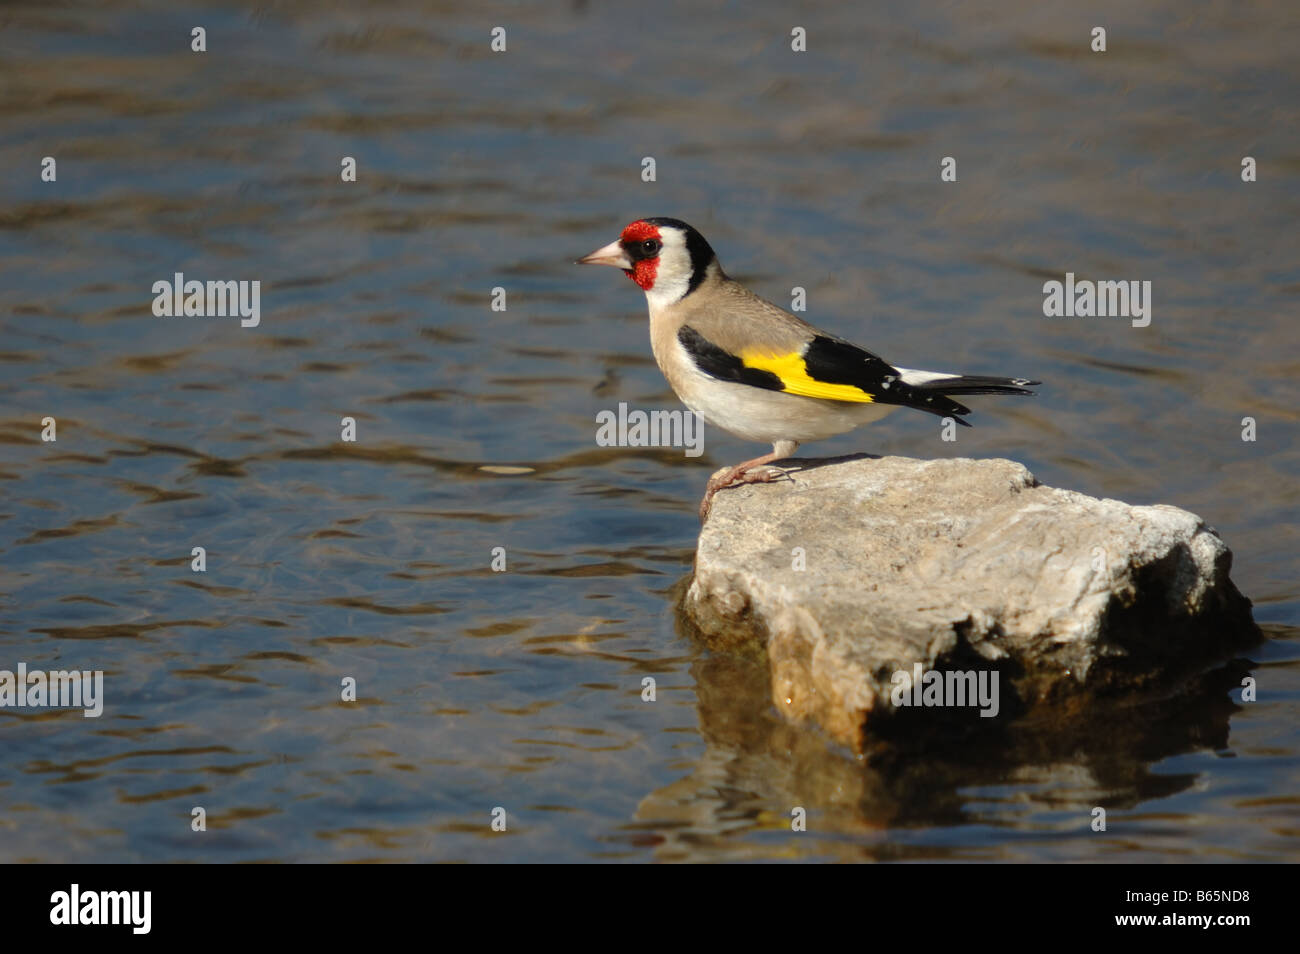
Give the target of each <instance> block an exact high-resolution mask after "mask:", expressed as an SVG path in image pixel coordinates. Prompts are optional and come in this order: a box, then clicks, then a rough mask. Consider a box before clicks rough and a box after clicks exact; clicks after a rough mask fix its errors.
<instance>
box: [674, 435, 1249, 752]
mask: <svg viewBox="0 0 1300 954" xmlns="http://www.w3.org/2000/svg"><path fill="white" fill-rule="evenodd" d="M800 464H802V465H803V466H802V468H801V469H798V470H793V471H792V472H793V475H794V477H795V480H794V481H793V482H789V481H781V482H779V483H772V484H761V485H749V486H745V487H737V488H732V489H728V490H724V491H722V492H721V493H719V494H718V496H717V497H716V498H715V500H714V505H713V512H712V515H711V516H710V518H709V521H708V523H707V524H706V525H705V527H704V529H703V531H702V532H701V534H700V541H699V546H698V549H697V551H696V559H695V575H694V578H693V579H692V581H691V584H690V586H689V588H688V589H687V590H686V593H685V596H684V598H683V604H682V608H683V610H684V612H685V615H686V617H687V618H688V619H689V621H690V622H691V623H692V624H693V625H694V626H695V627H696V628H697V629H698V630H699V632H700V634H701V635H702V636H703V637H704V638H705V639H706V640H707V641H709V642H710V643H711V644H712V645H715V646H717V647H720V648H739V647H741V646H744V645H746V644H749V645H756V644H757V645H762V646H764V647H765V648H766V651H767V656H768V659H769V661H770V665H771V676H772V698H773V701H774V702H775V703H776V705H777V707H778V708H779V709H780V710H781V711H783V712H784V713H785V714H786V715H787V716H789V717H790V718H792V719H795V720H797V721H811V722H815V723H817V724H819V725H821V726H822V727H823V728H824V729H825V730H826V731H827V732H828V733H829V734H830V735H831V736H832V737H834V738H835V739H837V740H838V741H840V742H843V743H844V744H846V745H849V746H851V747H852V748H854V749H855V750H857V751H859V752H861V751H864V750H867V749H870V748H871V747H872V746H873V744H874V742H873V736H875V735H877V730H880V729H887V728H888V726H889V724H890V723H891V722H892V717H894V716H897V715H899V714H900V712H901V710H900V709H898V708H896V707H895V706H894V705H893V703H892V701H891V689H893V688H894V686H895V685H896V683H895V682H892V681H891V680H892V679H893V678H894V675H895V673H897V672H899V671H913V667H914V664H916V663H921V664H922V666H923V667H924V668H925V669H927V670H928V669H940V670H943V669H949V670H952V669H956V670H963V671H969V670H973V669H986V670H990V669H991V670H996V671H998V672H999V673H1000V675H1001V693H1002V696H1003V702H1002V705H1001V711H1002V714H1003V715H1004V716H1006V715H1009V714H1011V713H1025V712H1027V711H1030V710H1034V709H1035V708H1036V707H1040V706H1041V705H1042V704H1043V703H1045V702H1049V701H1050V702H1051V703H1052V706H1051V707H1050V708H1051V709H1052V711H1053V712H1054V713H1056V714H1057V715H1060V714H1062V713H1072V712H1075V711H1077V710H1076V706H1075V704H1076V703H1077V702H1078V701H1079V700H1081V699H1082V700H1086V699H1087V698H1089V697H1092V696H1095V695H1096V694H1098V693H1110V692H1113V691H1115V690H1127V689H1131V688H1135V687H1136V688H1140V687H1144V686H1147V685H1149V684H1150V683H1151V682H1152V681H1153V680H1163V679H1165V678H1168V677H1174V676H1177V675H1179V674H1183V673H1187V672H1189V671H1190V670H1193V669H1195V668H1197V667H1199V666H1202V665H1204V664H1206V663H1208V662H1210V661H1211V660H1215V659H1222V658H1225V657H1227V656H1229V655H1231V654H1232V652H1233V650H1235V649H1237V648H1240V647H1242V646H1245V645H1249V644H1251V643H1253V642H1255V641H1257V640H1258V638H1259V630H1258V628H1257V627H1256V626H1255V624H1254V622H1253V620H1252V618H1251V613H1250V602H1249V600H1247V599H1246V598H1245V597H1244V596H1242V595H1241V594H1240V593H1239V592H1238V591H1237V589H1236V587H1235V586H1233V584H1232V582H1231V581H1230V580H1229V578H1228V571H1229V569H1230V567H1231V563H1232V555H1231V553H1230V552H1229V550H1228V548H1227V547H1226V546H1225V545H1224V543H1223V541H1222V540H1220V539H1219V537H1218V535H1217V534H1216V533H1215V531H1214V530H1213V529H1211V528H1209V527H1207V526H1206V525H1205V524H1204V523H1203V522H1202V521H1201V520H1200V518H1199V517H1197V516H1195V515H1194V514H1190V513H1188V512H1186V511H1184V510H1179V509H1178V508H1176V507H1168V506H1151V507H1134V506H1129V505H1128V504H1124V503H1121V502H1119V501H1117V500H1097V499H1095V498H1092V497H1088V496H1085V495H1083V494H1080V493H1075V492H1072V491H1068V490H1058V489H1054V488H1051V487H1044V486H1041V485H1039V484H1038V482H1037V481H1036V480H1035V479H1034V477H1033V475H1032V474H1030V473H1029V471H1028V470H1026V469H1025V468H1024V467H1023V466H1021V465H1020V464H1017V463H1014V462H1012V461H1008V460H978V461H977V460H967V459H958V460H934V461H921V460H912V459H909V458H901V457H885V458H865V457H864V458H848V459H841V460H838V461H831V462H819V461H801V462H800ZM1039 711H1042V710H1041V709H1039Z"/></svg>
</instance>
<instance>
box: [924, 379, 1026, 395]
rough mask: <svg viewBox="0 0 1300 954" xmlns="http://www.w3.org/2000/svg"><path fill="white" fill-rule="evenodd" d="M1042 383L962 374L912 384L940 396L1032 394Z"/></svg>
mask: <svg viewBox="0 0 1300 954" xmlns="http://www.w3.org/2000/svg"><path fill="white" fill-rule="evenodd" d="M1042 383H1043V382H1042V381H1030V380H1029V379H1028V378H990V377H985V376H983V375H978V374H962V375H959V376H957V377H955V378H939V379H937V380H934V381H926V382H925V383H924V384H913V385H912V387H913V388H915V389H916V390H918V391H938V392H939V393H940V394H1033V393H1034V392H1033V391H1031V390H1029V389H1030V388H1031V387H1033V386H1034V385H1036V384H1042Z"/></svg>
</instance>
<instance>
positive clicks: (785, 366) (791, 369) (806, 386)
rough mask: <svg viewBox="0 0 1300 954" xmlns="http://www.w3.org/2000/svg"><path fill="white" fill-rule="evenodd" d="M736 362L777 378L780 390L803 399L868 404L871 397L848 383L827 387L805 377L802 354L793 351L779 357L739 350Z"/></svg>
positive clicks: (823, 382) (808, 376) (806, 370)
mask: <svg viewBox="0 0 1300 954" xmlns="http://www.w3.org/2000/svg"><path fill="white" fill-rule="evenodd" d="M740 360H741V361H742V362H743V363H744V365H745V367H747V368H756V369H757V370H759V371H768V372H771V373H772V374H775V375H776V376H777V377H778V378H780V379H781V390H783V391H786V392H787V393H789V394H799V395H802V396H803V397H811V398H822V399H823V400H826V401H855V402H857V403H859V404H871V403H872V402H873V401H874V398H873V397H872V396H871V395H870V394H868V393H867V392H866V391H864V390H862V388H859V387H855V386H854V385H852V384H829V383H827V382H826V381H818V380H817V379H816V378H814V377H812V376H810V375H809V374H808V365H807V364H806V363H805V362H804V359H803V355H801V354H796V353H794V352H791V353H788V354H781V355H773V354H762V353H758V352H754V351H742V352H741V353H740Z"/></svg>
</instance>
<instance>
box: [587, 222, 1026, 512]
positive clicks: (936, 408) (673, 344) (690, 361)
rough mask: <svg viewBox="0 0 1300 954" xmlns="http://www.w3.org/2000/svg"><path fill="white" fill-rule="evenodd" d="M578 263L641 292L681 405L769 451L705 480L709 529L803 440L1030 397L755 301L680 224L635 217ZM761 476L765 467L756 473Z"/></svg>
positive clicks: (1008, 381)
mask: <svg viewBox="0 0 1300 954" xmlns="http://www.w3.org/2000/svg"><path fill="white" fill-rule="evenodd" d="M577 264H579V265H613V266H614V267H616V268H621V269H622V270H623V272H624V273H625V274H626V275H627V276H628V278H630V279H632V281H634V282H636V283H637V284H638V285H639V286H641V290H642V291H644V292H645V297H646V303H647V304H648V305H649V308H650V346H651V348H652V349H653V350H654V356H655V361H656V362H657V363H658V365H659V370H660V371H662V372H663V374H664V377H665V378H667V379H668V383H669V384H670V385H671V386H672V389H673V391H674V392H676V394H677V396H678V397H679V398H681V401H682V403H683V404H685V405H686V406H687V407H688V408H690V409H691V411H693V412H694V413H695V414H696V415H698V416H699V417H700V418H701V419H702V420H704V421H706V422H707V423H709V424H712V425H714V426H715V427H720V428H722V429H723V430H724V431H728V432H730V433H732V434H734V435H736V436H737V437H741V438H744V439H745V440H751V441H763V442H768V443H771V445H772V453H770V454H764V455H763V456H761V457H755V458H754V459H753V460H747V461H744V462H743V463H740V464H737V465H736V466H734V467H731V468H728V469H727V470H725V471H723V472H721V473H719V474H718V475H717V476H715V477H713V478H711V479H710V480H709V483H708V486H707V488H706V489H705V492H704V499H703V500H702V501H700V519H701V520H702V521H703V520H707V519H708V514H709V509H710V507H711V505H712V501H713V496H714V494H716V493H717V492H718V491H719V490H721V489H723V488H725V487H731V486H736V485H738V484H747V483H765V482H768V481H771V480H776V479H778V478H779V477H781V476H784V472H782V471H777V472H775V473H774V472H773V471H772V470H771V469H769V468H767V467H766V466H764V465H767V464H770V463H771V462H773V461H776V460H783V459H785V458H787V457H789V456H790V455H791V454H793V453H794V451H795V448H797V447H798V446H799V445H800V444H803V443H805V442H807V441H815V440H818V439H820V438H825V437H831V436H833V435H835V434H842V433H844V432H845V431H849V430H852V429H853V428H855V427H858V426H859V425H861V424H867V423H869V422H871V421H876V420H879V419H880V418H882V417H884V416H885V415H886V414H888V413H889V412H890V411H893V410H894V409H895V408H897V407H914V408H917V409H918V410H922V411H929V412H930V413H931V414H938V415H941V416H943V417H951V418H953V420H955V421H959V422H960V423H962V424H964V425H966V426H969V425H968V424H966V421H964V420H962V417H963V416H964V415H966V414H969V413H970V409H969V408H968V407H966V406H965V405H963V404H959V403H958V402H957V401H954V400H953V399H952V397H951V395H954V394H961V395H966V394H1033V393H1034V392H1033V391H1029V390H1027V387H1028V386H1029V385H1035V384H1039V383H1040V382H1038V381H1030V380H1028V379H1026V378H994V377H983V376H975V375H963V374H948V373H945V372H940V371H916V370H913V369H911V368H903V367H896V366H894V365H891V364H889V363H888V362H886V361H884V360H882V359H880V358H878V357H876V356H875V355H874V354H872V353H871V352H869V351H864V350H862V349H861V348H859V347H857V346H856V345H853V344H850V343H849V342H847V341H844V340H843V339H841V338H837V337H835V336H834V335H829V334H826V333H825V332H824V331H820V330H818V329H817V328H815V327H813V326H812V325H810V324H808V322H806V321H804V320H802V319H800V318H797V317H795V316H794V315H792V314H790V313H789V312H787V311H784V310H782V309H781V308H778V307H777V306H776V305H773V304H772V303H771V302H767V301H764V300H763V299H762V298H759V297H758V296H757V295H755V294H754V293H753V292H751V291H750V290H749V289H748V288H745V287H744V286H743V285H741V284H740V283H739V282H735V281H732V280H731V279H730V278H728V277H727V276H726V275H725V274H724V273H723V271H722V267H721V266H720V265H719V264H718V257H717V256H716V255H715V254H714V253H713V249H712V247H711V246H710V245H709V243H708V242H707V241H705V238H704V236H703V235H701V234H700V233H699V232H697V231H696V230H695V229H693V228H691V227H690V226H689V225H687V224H686V223H685V222H683V221H681V220H680V219H668V218H654V219H639V220H638V221H636V222H633V223H632V224H631V225H629V226H627V228H625V229H623V234H622V235H620V236H619V237H618V239H616V240H615V241H613V242H611V243H609V244H608V245H606V246H605V247H604V248H599V249H597V250H596V251H594V252H592V253H591V254H590V255H588V256H586V257H585V258H581V259H579V260H578V262H577ZM760 468H761V469H760Z"/></svg>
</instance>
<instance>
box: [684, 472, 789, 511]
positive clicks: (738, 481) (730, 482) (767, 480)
mask: <svg viewBox="0 0 1300 954" xmlns="http://www.w3.org/2000/svg"><path fill="white" fill-rule="evenodd" d="M778 480H788V481H790V482H791V483H793V482H794V477H793V476H792V475H791V474H790V472H789V471H788V470H785V469H784V468H781V467H772V466H763V465H762V464H761V463H758V462H755V461H746V462H745V463H743V464H737V465H736V466H735V467H732V468H729V469H728V470H724V471H723V472H722V473H721V474H719V475H717V476H716V477H710V478H709V483H708V485H707V486H706V487H705V488H704V499H703V500H701V501H700V523H704V522H706V521H707V520H708V519H709V511H711V510H712V509H713V497H714V495H715V494H717V492H718V491H719V490H725V489H726V488H728V487H740V486H742V485H744V484H771V483H775V482H776V481H778Z"/></svg>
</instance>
